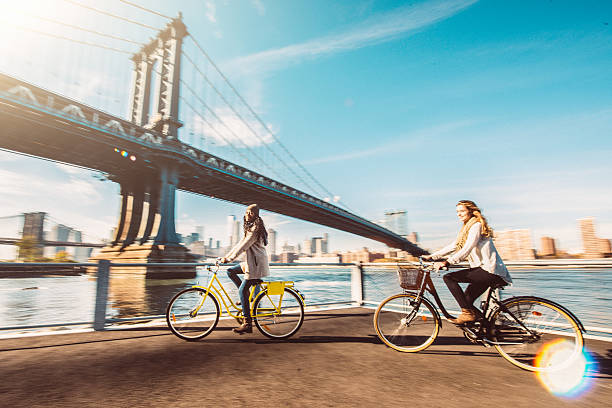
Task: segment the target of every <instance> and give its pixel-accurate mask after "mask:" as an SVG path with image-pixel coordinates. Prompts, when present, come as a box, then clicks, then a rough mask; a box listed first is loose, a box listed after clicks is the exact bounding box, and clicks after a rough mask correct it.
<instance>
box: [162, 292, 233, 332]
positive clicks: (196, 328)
mask: <svg viewBox="0 0 612 408" xmlns="http://www.w3.org/2000/svg"><path fill="white" fill-rule="evenodd" d="M204 296H206V297H205V298H204V303H201V302H202V298H203V297H204ZM213 313H214V316H211V315H212V314H213ZM220 315H221V310H220V308H219V302H218V301H217V299H216V298H215V296H214V295H213V294H212V293H210V292H208V291H207V290H206V289H203V288H188V289H185V290H182V291H180V292H179V293H177V294H176V295H175V296H174V297H173V298H172V300H170V303H168V307H167V308H166V322H167V323H168V327H169V328H170V330H171V331H172V333H174V334H175V335H176V336H177V337H179V338H181V339H183V340H187V341H196V340H200V339H202V338H204V337H206V336H208V335H209V334H210V333H211V332H212V331H213V330H214V329H215V327H217V323H219V316H220Z"/></svg>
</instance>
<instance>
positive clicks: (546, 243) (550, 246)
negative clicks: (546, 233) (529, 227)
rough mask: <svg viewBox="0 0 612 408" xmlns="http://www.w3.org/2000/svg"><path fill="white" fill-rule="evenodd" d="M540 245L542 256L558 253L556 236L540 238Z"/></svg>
mask: <svg viewBox="0 0 612 408" xmlns="http://www.w3.org/2000/svg"><path fill="white" fill-rule="evenodd" d="M540 245H541V247H542V249H541V250H540V255H541V256H554V255H556V254H557V247H556V245H555V240H554V238H551V237H542V238H540Z"/></svg>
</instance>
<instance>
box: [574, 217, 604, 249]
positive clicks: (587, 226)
mask: <svg viewBox="0 0 612 408" xmlns="http://www.w3.org/2000/svg"><path fill="white" fill-rule="evenodd" d="M578 223H579V224H580V234H581V236H582V248H583V250H584V256H585V257H586V258H602V257H603V256H605V255H606V254H609V253H610V252H611V251H610V241H609V240H607V239H601V238H597V235H595V219H594V218H592V217H591V218H583V219H581V220H578ZM606 241H607V242H606Z"/></svg>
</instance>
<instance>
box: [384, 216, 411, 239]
mask: <svg viewBox="0 0 612 408" xmlns="http://www.w3.org/2000/svg"><path fill="white" fill-rule="evenodd" d="M385 227H386V228H387V229H389V230H391V231H393V232H395V233H396V234H397V235H401V236H406V235H408V217H407V213H406V210H396V211H391V210H390V211H385Z"/></svg>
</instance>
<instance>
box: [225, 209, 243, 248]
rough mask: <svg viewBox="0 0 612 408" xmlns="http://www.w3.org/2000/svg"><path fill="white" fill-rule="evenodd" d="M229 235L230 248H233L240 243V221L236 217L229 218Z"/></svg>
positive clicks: (229, 216) (230, 216)
mask: <svg viewBox="0 0 612 408" xmlns="http://www.w3.org/2000/svg"><path fill="white" fill-rule="evenodd" d="M227 235H228V238H229V246H230V247H233V246H234V245H236V244H237V243H238V241H240V237H241V234H240V221H239V220H237V219H236V217H235V216H234V215H228V216H227Z"/></svg>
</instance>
